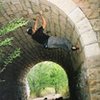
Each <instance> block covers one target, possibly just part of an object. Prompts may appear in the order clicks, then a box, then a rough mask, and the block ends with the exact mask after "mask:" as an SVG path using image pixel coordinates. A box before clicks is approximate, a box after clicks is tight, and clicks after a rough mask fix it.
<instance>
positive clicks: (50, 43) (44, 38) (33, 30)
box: [27, 11, 79, 51]
mask: <svg viewBox="0 0 100 100" xmlns="http://www.w3.org/2000/svg"><path fill="white" fill-rule="evenodd" d="M39 20H42V25H41V27H39V28H38V29H37V26H38V21H39ZM46 26H47V23H46V20H45V18H44V16H43V15H42V11H40V12H39V14H38V15H37V16H36V20H35V24H34V26H33V27H30V28H28V29H27V33H28V34H29V35H30V36H31V37H32V39H33V40H35V41H37V42H38V43H40V44H42V45H43V46H44V48H63V49H65V50H69V51H70V50H72V51H76V50H78V49H79V47H78V46H73V45H72V44H71V42H70V41H69V40H67V39H66V38H64V37H63V38H62V37H57V36H49V35H47V34H46V33H44V29H45V28H46Z"/></svg>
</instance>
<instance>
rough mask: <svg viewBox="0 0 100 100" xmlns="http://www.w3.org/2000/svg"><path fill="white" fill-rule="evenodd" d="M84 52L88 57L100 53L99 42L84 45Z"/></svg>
mask: <svg viewBox="0 0 100 100" xmlns="http://www.w3.org/2000/svg"><path fill="white" fill-rule="evenodd" d="M84 52H85V56H86V57H93V56H96V55H100V48H99V44H98V43H94V44H91V45H87V46H85V47H84Z"/></svg>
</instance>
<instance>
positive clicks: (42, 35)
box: [32, 26, 50, 44]
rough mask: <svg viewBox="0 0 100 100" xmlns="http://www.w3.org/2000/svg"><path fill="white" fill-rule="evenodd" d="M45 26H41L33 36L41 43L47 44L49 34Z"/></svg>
mask: <svg viewBox="0 0 100 100" xmlns="http://www.w3.org/2000/svg"><path fill="white" fill-rule="evenodd" d="M43 31H44V29H43V27H42V26H41V27H40V28H39V29H38V30H37V31H36V32H35V33H33V35H32V38H33V39H34V40H35V41H37V42H39V43H40V44H45V43H46V42H47V41H48V38H49V37H50V36H49V35H46V34H45V33H44V32H43Z"/></svg>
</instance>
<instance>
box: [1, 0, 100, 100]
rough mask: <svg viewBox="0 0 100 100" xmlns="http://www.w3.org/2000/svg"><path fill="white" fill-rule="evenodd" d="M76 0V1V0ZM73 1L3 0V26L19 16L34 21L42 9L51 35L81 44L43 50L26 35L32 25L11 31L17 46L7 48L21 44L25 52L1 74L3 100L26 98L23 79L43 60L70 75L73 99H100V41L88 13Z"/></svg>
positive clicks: (9, 48) (24, 99)
mask: <svg viewBox="0 0 100 100" xmlns="http://www.w3.org/2000/svg"><path fill="white" fill-rule="evenodd" d="M73 1H74V2H75V3H77V2H76V1H77V0H76V1H75V0H73ZM73 1H72V0H3V1H2V8H1V10H0V26H2V25H4V24H6V23H7V22H9V21H11V20H12V19H14V18H19V17H24V18H26V19H28V20H32V18H33V17H34V18H35V16H36V13H37V12H38V11H39V10H41V9H42V10H43V14H44V16H45V18H46V20H47V22H48V25H47V29H46V31H50V33H48V34H49V35H53V36H60V37H66V38H67V39H69V40H70V41H71V42H72V44H79V46H80V50H79V51H77V52H70V53H69V52H67V51H64V50H62V49H49V50H48V49H44V48H43V47H42V46H41V45H39V44H37V43H36V42H35V41H32V39H31V38H30V37H29V36H28V35H27V34H26V29H27V27H28V26H30V25H27V26H25V27H21V28H19V29H17V30H16V31H14V32H11V33H9V34H8V35H7V37H11V36H14V41H13V45H14V46H13V48H12V47H8V48H6V49H4V51H9V52H11V51H12V50H13V49H14V48H15V47H20V48H21V50H22V54H21V57H20V58H19V59H17V60H16V61H14V63H13V64H10V65H9V66H7V68H6V70H5V71H4V72H3V73H1V75H0V78H1V79H3V80H5V82H3V83H2V82H1V83H0V100H26V98H27V97H26V95H25V94H26V93H25V82H24V81H25V80H24V79H25V77H26V74H27V73H28V72H29V70H30V68H31V67H33V66H34V65H35V64H37V63H39V62H41V61H53V62H56V63H58V64H60V65H61V66H62V67H63V68H64V69H65V71H66V73H67V74H68V78H69V87H70V94H71V99H72V100H99V99H98V98H99V93H100V89H98V86H99V84H98V82H100V79H99V78H98V77H99V76H98V75H99V74H100V73H99V71H100V47H99V41H98V38H97V37H96V31H95V29H94V28H93V26H92V25H91V23H90V20H89V18H88V17H87V16H86V13H84V11H82V10H81V9H80V8H79V6H78V3H77V5H76V4H75V3H74V2H73ZM97 27H98V26H97ZM79 69H80V70H79ZM96 69H97V70H96ZM96 93H97V94H96ZM75 98H76V99H75ZM94 98H95V99H94Z"/></svg>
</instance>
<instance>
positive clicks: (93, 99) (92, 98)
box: [91, 93, 100, 100]
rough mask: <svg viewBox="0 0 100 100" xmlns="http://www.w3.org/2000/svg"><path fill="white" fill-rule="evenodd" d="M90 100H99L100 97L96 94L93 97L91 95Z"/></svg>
mask: <svg viewBox="0 0 100 100" xmlns="http://www.w3.org/2000/svg"><path fill="white" fill-rule="evenodd" d="M91 100H100V95H96V93H95V94H94V95H93V94H91Z"/></svg>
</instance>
